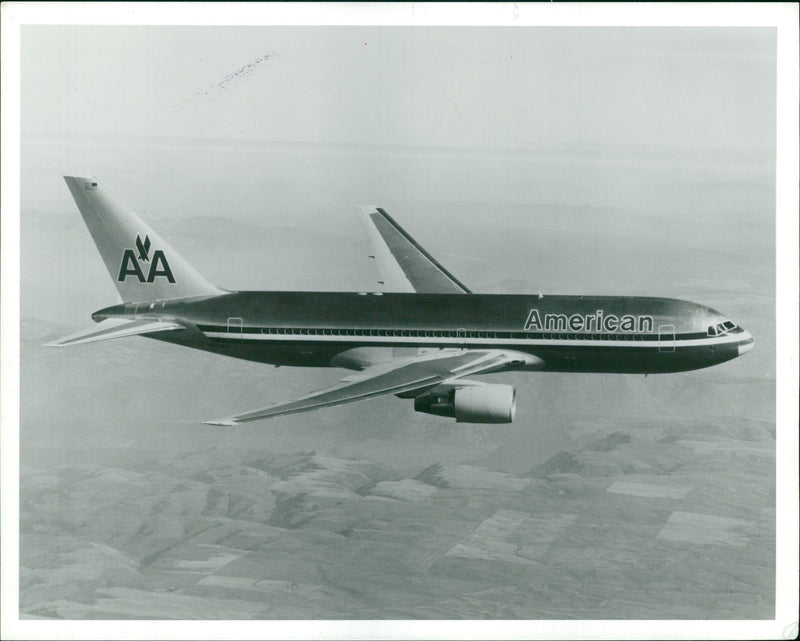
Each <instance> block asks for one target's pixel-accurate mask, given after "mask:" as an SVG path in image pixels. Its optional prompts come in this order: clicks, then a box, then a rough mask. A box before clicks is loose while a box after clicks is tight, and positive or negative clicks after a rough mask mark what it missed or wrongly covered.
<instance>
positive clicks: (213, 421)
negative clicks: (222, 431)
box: [203, 418, 239, 427]
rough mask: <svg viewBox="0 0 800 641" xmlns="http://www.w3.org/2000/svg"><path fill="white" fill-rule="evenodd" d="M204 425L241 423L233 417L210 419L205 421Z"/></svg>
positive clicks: (232, 425)
mask: <svg viewBox="0 0 800 641" xmlns="http://www.w3.org/2000/svg"><path fill="white" fill-rule="evenodd" d="M203 425H214V426H216V427H235V426H236V425H239V423H238V422H237V421H236V420H235V419H232V418H215V419H211V420H210V421H203Z"/></svg>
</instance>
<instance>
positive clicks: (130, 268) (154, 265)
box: [117, 234, 175, 283]
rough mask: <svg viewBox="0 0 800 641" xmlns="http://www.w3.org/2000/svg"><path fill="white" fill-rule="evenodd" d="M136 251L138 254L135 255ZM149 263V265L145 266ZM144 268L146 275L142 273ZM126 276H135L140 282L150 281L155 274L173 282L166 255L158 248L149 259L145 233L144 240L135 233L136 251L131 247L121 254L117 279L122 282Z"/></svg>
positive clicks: (153, 279)
mask: <svg viewBox="0 0 800 641" xmlns="http://www.w3.org/2000/svg"><path fill="white" fill-rule="evenodd" d="M137 253H138V255H137ZM147 263H150V266H149V267H148V266H147ZM145 270H146V271H147V276H145V275H144V272H145ZM128 276H136V278H137V279H138V280H139V282H140V283H152V282H154V281H155V279H156V277H157V276H163V277H164V278H166V279H167V280H168V281H169V282H170V283H174V282H175V277H174V276H173V275H172V270H171V269H170V268H169V263H168V262H167V257H166V256H164V252H163V251H161V250H160V249H156V250H155V251H154V252H153V259H152V260H150V237H149V236H147V235H145V237H144V242H142V239H141V238H140V237H139V235H138V234H137V236H136V253H134V250H132V249H126V250H125V253H123V254H122V263H121V264H120V266H119V276H117V280H118V281H120V282H122V281H124V280H126V279H127V278H128Z"/></svg>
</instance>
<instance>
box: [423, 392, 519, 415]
mask: <svg viewBox="0 0 800 641" xmlns="http://www.w3.org/2000/svg"><path fill="white" fill-rule="evenodd" d="M516 408H517V400H516V391H515V390H514V388H513V387H512V386H511V385H475V386H470V387H460V388H458V389H454V388H449V389H442V390H436V389H434V390H431V391H430V392H427V393H425V394H421V395H420V396H417V397H416V398H415V399H414V410H415V411H417V412H424V413H425V414H435V415H436V416H448V417H450V418H455V419H456V422H458V423H511V422H512V421H513V420H514V413H515V411H516Z"/></svg>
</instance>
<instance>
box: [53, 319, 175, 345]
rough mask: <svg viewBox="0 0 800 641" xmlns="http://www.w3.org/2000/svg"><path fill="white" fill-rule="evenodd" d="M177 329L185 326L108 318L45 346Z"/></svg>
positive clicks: (148, 320)
mask: <svg viewBox="0 0 800 641" xmlns="http://www.w3.org/2000/svg"><path fill="white" fill-rule="evenodd" d="M175 329H185V328H184V327H183V325H181V324H180V323H175V322H172V321H162V320H157V319H147V318H138V319H130V318H107V319H105V320H103V321H100V322H99V323H98V324H97V325H95V326H94V327H90V328H89V329H84V330H81V331H80V332H76V333H74V334H70V335H69V336H66V337H65V338H60V339H58V340H55V341H51V342H49V343H45V345H44V346H45V347H67V346H68V345H80V344H81V343H94V342H95V341H105V340H110V339H112V338H124V337H125V336H139V335H141V334H152V333H153V332H164V331H169V330H175Z"/></svg>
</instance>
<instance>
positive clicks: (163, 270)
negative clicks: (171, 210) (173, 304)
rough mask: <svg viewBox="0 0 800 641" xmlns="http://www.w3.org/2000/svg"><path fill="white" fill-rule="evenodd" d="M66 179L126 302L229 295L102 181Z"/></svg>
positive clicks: (65, 177) (74, 177)
mask: <svg viewBox="0 0 800 641" xmlns="http://www.w3.org/2000/svg"><path fill="white" fill-rule="evenodd" d="M64 180H66V181H67V186H68V187H69V190H70V191H71V192H72V197H73V198H74V199H75V204H77V205H78V209H79V210H80V212H81V216H83V220H84V222H85V223H86V226H87V227H88V228H89V232H90V233H91V234H92V239H93V240H94V243H95V245H97V249H98V251H99V252H100V255H101V256H102V257H103V262H104V263H105V264H106V269H108V273H109V274H110V275H111V279H112V280H113V281H114V285H115V286H116V288H117V290H118V291H119V294H120V296H121V298H122V300H123V301H124V302H126V303H134V302H144V301H151V300H164V299H170V298H186V297H189V296H214V295H218V294H224V293H225V291H224V290H222V289H220V288H218V287H216V286H215V285H212V284H211V283H209V282H208V281H207V280H206V279H205V278H203V277H202V276H201V275H200V274H199V273H198V272H197V270H195V269H194V267H192V266H191V265H190V264H189V263H187V262H186V261H185V260H184V259H183V258H181V256H180V255H179V254H178V253H177V252H176V251H175V250H174V249H172V247H170V246H169V245H168V244H167V243H166V242H165V241H164V239H163V238H161V236H159V235H158V234H157V233H156V232H155V231H153V229H152V228H151V227H150V226H149V225H147V224H146V223H145V222H144V221H143V220H142V219H141V218H139V216H137V215H136V214H135V213H134V212H133V211H131V210H130V209H128V207H126V206H125V205H124V204H123V203H122V202H121V201H120V200H118V199H117V197H116V196H114V194H112V193H111V192H110V191H108V189H106V188H105V187H103V185H102V184H101V183H100V182H98V181H97V179H96V178H84V177H78V176H64Z"/></svg>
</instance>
